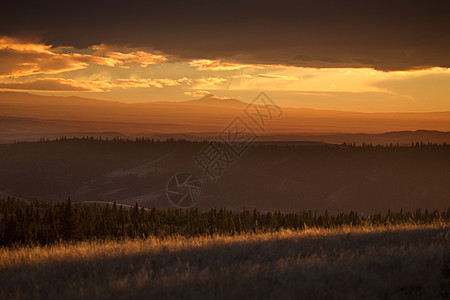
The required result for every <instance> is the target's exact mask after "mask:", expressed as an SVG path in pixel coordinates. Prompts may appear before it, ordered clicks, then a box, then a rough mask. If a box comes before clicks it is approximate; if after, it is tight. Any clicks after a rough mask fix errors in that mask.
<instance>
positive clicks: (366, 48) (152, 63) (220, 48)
mask: <svg viewBox="0 0 450 300" xmlns="http://www.w3.org/2000/svg"><path fill="white" fill-rule="evenodd" d="M292 2H293V1H286V2H285V1H278V2H277V4H278V5H279V6H277V7H275V8H274V7H273V3H272V5H271V2H270V1H257V2H256V1H246V2H245V3H244V4H242V3H240V2H237V1H236V2H234V1H231V2H230V1H227V2H221V3H213V2H206V1H184V2H179V3H178V2H174V1H169V2H165V3H150V2H148V1H131V2H130V1H127V2H126V3H125V2H113V3H110V2H101V1H100V2H96V3H95V4H94V3H90V2H89V3H88V2H86V3H84V2H83V1H77V2H76V3H61V4H53V3H52V4H48V5H47V4H46V3H41V2H39V3H36V4H33V5H32V6H29V7H27V8H20V7H19V4H13V3H10V4H7V5H6V9H5V10H3V14H5V16H2V18H1V20H0V90H2V91H26V92H31V93H35V94H40V95H76V96H81V97H88V98H95V99H103V100H114V101H123V102H150V101H185V100H189V99H194V98H199V97H202V96H203V95H206V94H209V93H212V94H214V95H216V96H218V97H225V98H236V99H240V100H243V101H251V100H252V98H253V97H254V96H256V95H257V93H258V92H259V91H266V92H267V93H268V94H269V95H270V96H271V97H272V98H273V99H274V100H275V101H276V102H277V103H278V104H279V105H281V106H291V107H309V108H320V109H338V110H351V111H364V112H378V111H383V112H389V111H412V112H420V111H450V70H449V69H448V67H449V66H450V55H448V54H449V53H450V43H449V39H448V36H449V34H450V16H449V10H448V9H446V3H445V1H429V2H426V3H425V2H418V1H417V2H414V1H411V2H407V3H406V2H400V1H393V2H392V1H391V2H389V1H376V2H375V1H372V2H366V1H343V2H342V3H341V2H339V3H338V2H336V1H315V2H314V3H313V2H312V1H311V2H304V1H303V2H296V3H292ZM406 4H407V6H405V5H406ZM324 7H326V8H327V9H326V10H325V9H323V8H324Z"/></svg>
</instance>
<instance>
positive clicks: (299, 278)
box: [0, 224, 450, 299]
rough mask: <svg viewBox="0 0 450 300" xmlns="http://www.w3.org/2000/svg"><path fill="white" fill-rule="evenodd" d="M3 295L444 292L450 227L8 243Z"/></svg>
mask: <svg viewBox="0 0 450 300" xmlns="http://www.w3.org/2000/svg"><path fill="white" fill-rule="evenodd" d="M0 295H1V297H2V299H29V298H35V299H39V298H40V299H78V298H86V299H94V298H95V299H155V298H195V299H200V298H202V299H207V298H256V299H258V298H287V299H290V298H291V299H299V298H305V299H342V298H346V299H356V298H397V299H445V298H447V299H448V298H449V297H450V226H449V225H448V224H435V225H422V226H420V225H405V226H389V227H359V228H357V227H353V228H352V227H343V228H340V229H328V230H327V229H306V230H301V231H281V232H276V233H266V234H243V235H237V236H232V237H197V238H185V237H174V238H167V239H157V238H148V239H145V240H144V239H136V240H126V241H122V242H117V241H116V242H108V241H98V242H81V243H77V244H64V245H63V244H61V245H53V246H46V247H31V248H16V249H8V248H0Z"/></svg>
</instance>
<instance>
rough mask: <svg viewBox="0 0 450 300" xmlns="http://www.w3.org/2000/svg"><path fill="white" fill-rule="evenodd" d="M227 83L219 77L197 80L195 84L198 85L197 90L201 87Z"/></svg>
mask: <svg viewBox="0 0 450 300" xmlns="http://www.w3.org/2000/svg"><path fill="white" fill-rule="evenodd" d="M225 81H227V80H226V79H225V78H219V77H207V78H198V79H195V83H196V84H197V88H199V87H208V86H213V85H219V84H221V83H223V82H225Z"/></svg>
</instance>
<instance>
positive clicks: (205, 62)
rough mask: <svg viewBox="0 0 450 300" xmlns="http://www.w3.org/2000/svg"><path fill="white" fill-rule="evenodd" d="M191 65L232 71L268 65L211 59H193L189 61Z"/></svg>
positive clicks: (211, 69)
mask: <svg viewBox="0 0 450 300" xmlns="http://www.w3.org/2000/svg"><path fill="white" fill-rule="evenodd" d="M189 65H190V66H192V67H197V69H198V70H209V71H232V70H240V69H243V68H257V69H263V68H266V67H267V66H264V65H252V64H240V63H232V62H223V61H221V60H209V59H198V60H193V61H191V62H189Z"/></svg>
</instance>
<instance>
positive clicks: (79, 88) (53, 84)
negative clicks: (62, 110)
mask: <svg viewBox="0 0 450 300" xmlns="http://www.w3.org/2000/svg"><path fill="white" fill-rule="evenodd" d="M112 87H113V86H112V84H111V83H110V82H108V81H77V80H73V79H63V78H41V79H37V80H35V81H30V82H8V83H0V90H21V91H66V92H103V91H105V90H109V89H111V88H112Z"/></svg>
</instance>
